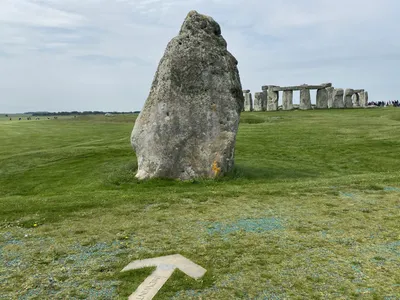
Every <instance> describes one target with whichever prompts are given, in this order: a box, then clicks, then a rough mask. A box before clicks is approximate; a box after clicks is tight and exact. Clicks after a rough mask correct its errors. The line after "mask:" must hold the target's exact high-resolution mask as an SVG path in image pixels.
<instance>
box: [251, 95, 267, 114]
mask: <svg viewBox="0 0 400 300" xmlns="http://www.w3.org/2000/svg"><path fill="white" fill-rule="evenodd" d="M266 109H267V107H266V100H265V94H264V93H263V92H258V93H255V94H254V111H265V110H266Z"/></svg>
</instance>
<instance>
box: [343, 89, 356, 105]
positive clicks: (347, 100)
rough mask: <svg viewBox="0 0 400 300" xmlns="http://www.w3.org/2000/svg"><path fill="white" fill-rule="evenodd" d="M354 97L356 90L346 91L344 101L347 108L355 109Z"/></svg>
mask: <svg viewBox="0 0 400 300" xmlns="http://www.w3.org/2000/svg"><path fill="white" fill-rule="evenodd" d="M353 95H354V90H353V89H346V90H345V91H344V99H343V105H344V107H345V108H352V107H353V101H352V99H351V97H352V96H353Z"/></svg>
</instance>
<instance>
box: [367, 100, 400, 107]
mask: <svg viewBox="0 0 400 300" xmlns="http://www.w3.org/2000/svg"><path fill="white" fill-rule="evenodd" d="M368 106H379V107H385V106H394V107H400V101H399V100H392V101H378V102H374V101H372V102H368Z"/></svg>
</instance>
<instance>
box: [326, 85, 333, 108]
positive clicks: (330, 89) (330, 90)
mask: <svg viewBox="0 0 400 300" xmlns="http://www.w3.org/2000/svg"><path fill="white" fill-rule="evenodd" d="M325 90H326V92H327V94H328V108H333V91H334V90H335V88H333V87H327V88H326V89H325Z"/></svg>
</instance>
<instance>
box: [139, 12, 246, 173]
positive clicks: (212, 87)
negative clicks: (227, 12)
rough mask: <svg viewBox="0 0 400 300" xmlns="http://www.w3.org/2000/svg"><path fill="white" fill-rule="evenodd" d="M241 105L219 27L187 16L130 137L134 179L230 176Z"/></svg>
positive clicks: (233, 66)
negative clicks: (136, 159) (134, 156)
mask: <svg viewBox="0 0 400 300" xmlns="http://www.w3.org/2000/svg"><path fill="white" fill-rule="evenodd" d="M243 102H244V99H243V92H242V86H241V83H240V78H239V72H238V69H237V60H236V59H235V58H234V57H233V56H232V55H231V54H230V53H229V52H228V51H227V44H226V41H225V39H224V38H223V37H222V36H221V29H220V26H219V25H218V23H217V22H215V21H214V20H213V19H212V18H211V17H208V16H204V15H201V14H199V13H197V12H196V11H191V12H190V13H189V14H188V15H187V17H186V19H185V21H184V23H183V25H182V27H181V30H180V32H179V35H178V36H177V37H175V38H173V39H172V40H171V41H170V42H169V44H168V46H167V48H166V50H165V53H164V56H163V57H162V59H161V61H160V64H159V66H158V69H157V72H156V74H155V77H154V80H153V84H152V87H151V90H150V94H149V96H148V98H147V100H146V103H145V105H144V107H143V109H142V111H141V113H140V115H139V117H138V118H137V120H136V123H135V126H134V128H133V131H132V135H131V142H132V146H133V148H134V150H135V151H136V155H137V158H138V172H137V174H136V177H137V178H139V179H147V178H175V179H182V180H187V179H192V178H197V177H205V178H214V177H216V176H219V175H223V174H224V173H226V172H228V171H230V170H231V169H232V168H233V165H234V150H235V142H236V133H237V129H238V125H239V118H240V112H241V111H242V108H243Z"/></svg>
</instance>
